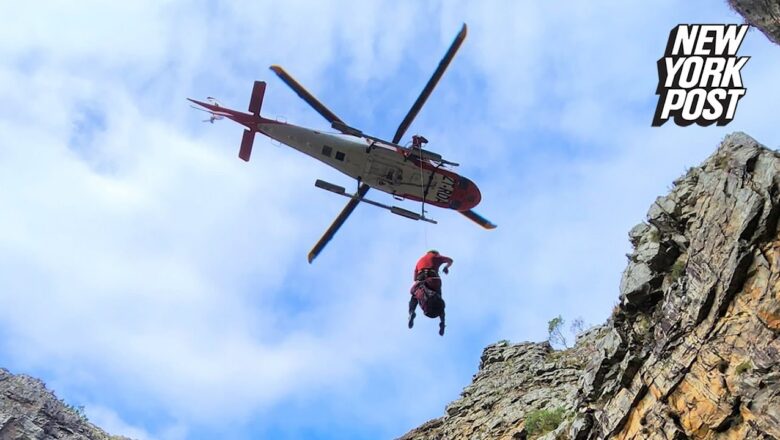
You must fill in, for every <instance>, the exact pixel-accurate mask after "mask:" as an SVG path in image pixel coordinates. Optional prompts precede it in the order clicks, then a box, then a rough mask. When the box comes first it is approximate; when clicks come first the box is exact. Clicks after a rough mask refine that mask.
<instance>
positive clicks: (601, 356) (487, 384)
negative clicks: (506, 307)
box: [402, 133, 780, 440]
mask: <svg viewBox="0 0 780 440" xmlns="http://www.w3.org/2000/svg"><path fill="white" fill-rule="evenodd" d="M779 217H780V154H778V153H776V152H774V151H771V150H768V149H766V148H764V147H763V146H761V145H759V144H758V143H757V142H756V141H755V140H753V139H752V138H750V137H749V136H747V135H745V134H742V133H736V134H732V135H730V136H728V137H727V138H726V139H725V140H724V141H723V142H722V144H721V145H720V147H719V148H718V150H717V152H716V153H715V154H714V155H713V156H712V157H710V158H709V159H708V160H706V161H705V162H704V163H703V164H702V165H701V166H699V167H696V168H692V169H690V170H689V171H688V173H687V174H686V175H685V176H683V177H682V178H680V179H678V180H677V181H676V182H675V187H674V189H673V190H672V191H671V193H670V194H669V195H667V196H666V197H661V198H658V199H657V200H656V201H655V202H654V203H653V205H652V206H651V207H650V210H649V212H648V219H647V222H645V223H642V224H639V225H637V226H636V227H634V228H633V229H632V230H631V232H630V233H629V239H630V240H631V243H632V244H633V246H634V251H633V253H632V254H630V255H629V264H628V267H627V268H626V270H625V272H624V274H623V279H622V281H621V283H620V290H621V295H620V304H619V305H618V306H617V307H616V308H615V310H614V312H613V316H612V317H611V318H610V319H609V320H608V322H607V323H606V324H604V325H603V326H601V327H598V328H596V329H594V330H592V331H590V332H589V333H588V334H586V335H584V336H583V337H581V338H579V340H578V343H577V345H576V346H575V347H574V348H573V349H570V350H567V351H564V352H554V351H552V350H551V349H550V347H549V345H547V344H546V343H543V344H529V343H523V344H518V345H510V344H507V343H504V344H501V343H499V344H495V345H491V346H489V347H487V348H486V349H485V352H484V354H483V356H482V362H481V364H480V370H479V372H478V373H477V374H476V375H475V376H474V382H473V383H472V384H471V385H470V386H468V387H467V388H466V389H465V390H464V392H463V394H462V397H461V398H460V399H459V400H457V401H455V402H453V403H452V404H450V405H449V406H448V407H447V414H446V415H445V416H444V417H442V418H440V419H437V420H433V421H431V422H428V423H426V424H424V425H422V426H421V427H419V428H417V429H415V430H413V431H411V432H409V433H408V434H406V435H405V436H404V437H402V438H403V439H409V440H411V439H461V438H462V439H524V438H533V436H534V435H535V432H531V431H530V430H529V429H528V426H527V425H528V424H529V420H530V417H529V415H530V414H532V413H533V412H534V411H537V410H539V409H546V410H550V411H551V410H554V409H556V408H563V410H562V412H563V420H562V421H561V422H560V423H559V424H558V426H557V428H556V429H555V430H553V431H552V432H549V433H547V434H545V435H544V436H543V437H542V438H544V439H546V440H552V439H560V440H595V439H609V438H614V439H636V440H640V439H670V440H682V439H780V364H779V363H778V361H780V233H778V218H779ZM536 432H538V431H536Z"/></svg>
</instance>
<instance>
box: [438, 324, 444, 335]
mask: <svg viewBox="0 0 780 440" xmlns="http://www.w3.org/2000/svg"><path fill="white" fill-rule="evenodd" d="M439 336H444V323H443V322H440V323H439Z"/></svg>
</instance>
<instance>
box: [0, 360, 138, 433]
mask: <svg viewBox="0 0 780 440" xmlns="http://www.w3.org/2000/svg"><path fill="white" fill-rule="evenodd" d="M50 439H67V440H130V439H127V438H126V437H120V436H112V435H109V434H106V433H105V432H104V431H103V430H102V429H100V428H98V427H96V426H95V425H93V424H91V423H89V422H88V421H87V420H86V418H85V417H84V416H83V415H82V414H80V413H79V411H77V410H75V409H73V408H71V407H69V406H67V405H65V404H64V403H63V402H62V401H61V400H59V399H58V398H57V397H56V396H55V395H54V394H53V393H52V392H51V391H49V390H47V389H46V386H45V385H44V384H43V382H41V381H40V380H38V379H34V378H32V377H29V376H24V375H13V374H11V373H10V372H8V370H5V369H3V368H0V440H50Z"/></svg>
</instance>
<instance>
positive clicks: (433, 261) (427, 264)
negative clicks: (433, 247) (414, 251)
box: [414, 252, 452, 280]
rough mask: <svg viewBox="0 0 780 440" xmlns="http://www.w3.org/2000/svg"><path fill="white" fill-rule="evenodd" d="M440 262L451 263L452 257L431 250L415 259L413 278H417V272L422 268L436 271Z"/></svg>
mask: <svg viewBox="0 0 780 440" xmlns="http://www.w3.org/2000/svg"><path fill="white" fill-rule="evenodd" d="M442 264H446V265H447V266H449V265H451V264H452V258H450V257H445V256H444V255H441V254H434V253H432V252H428V253H426V254H425V255H423V256H422V258H420V259H419V260H418V261H417V266H415V267H414V279H415V280H416V279H417V274H418V273H420V271H421V270H423V269H433V270H435V271H436V272H438V271H439V267H440V266H441V265H442Z"/></svg>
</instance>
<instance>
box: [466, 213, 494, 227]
mask: <svg viewBox="0 0 780 440" xmlns="http://www.w3.org/2000/svg"><path fill="white" fill-rule="evenodd" d="M460 213H461V214H463V215H464V216H466V218H468V219H469V220H471V221H473V222H474V223H476V224H478V225H480V226H482V227H483V228H485V229H496V225H495V224H493V223H492V222H491V221H490V220H488V219H486V218H485V217H482V216H481V215H479V214H477V213H476V212H474V211H472V210H470V209H469V210H468V211H460Z"/></svg>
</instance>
